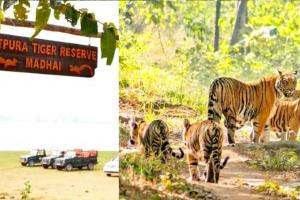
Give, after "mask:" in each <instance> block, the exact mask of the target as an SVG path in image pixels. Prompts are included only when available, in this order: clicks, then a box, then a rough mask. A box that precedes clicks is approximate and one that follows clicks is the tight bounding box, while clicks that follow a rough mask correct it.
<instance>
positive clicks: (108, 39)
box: [101, 23, 117, 65]
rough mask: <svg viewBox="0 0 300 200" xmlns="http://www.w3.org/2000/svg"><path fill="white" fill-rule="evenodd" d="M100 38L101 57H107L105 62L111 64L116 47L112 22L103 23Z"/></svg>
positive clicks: (115, 30) (114, 29) (115, 35)
mask: <svg viewBox="0 0 300 200" xmlns="http://www.w3.org/2000/svg"><path fill="white" fill-rule="evenodd" d="M103 31H104V32H103V34H102V38H101V58H107V60H106V64H107V65H111V63H112V61H113V58H114V55H115V51H116V47H117V29H116V28H115V26H114V25H113V24H109V25H107V24H106V23H104V25H103Z"/></svg>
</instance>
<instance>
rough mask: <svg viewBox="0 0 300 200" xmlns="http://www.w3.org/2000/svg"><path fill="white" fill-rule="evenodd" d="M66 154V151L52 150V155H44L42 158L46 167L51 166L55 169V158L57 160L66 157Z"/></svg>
mask: <svg viewBox="0 0 300 200" xmlns="http://www.w3.org/2000/svg"><path fill="white" fill-rule="evenodd" d="M64 154H65V152H64V151H58V150H56V151H52V152H51V156H47V157H44V158H43V159H42V164H43V167H44V168H45V169H48V168H49V167H51V168H52V169H54V168H55V164H54V162H55V160H56V159H57V158H62V157H64Z"/></svg>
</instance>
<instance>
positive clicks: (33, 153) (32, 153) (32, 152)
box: [29, 150, 37, 156]
mask: <svg viewBox="0 0 300 200" xmlns="http://www.w3.org/2000/svg"><path fill="white" fill-rule="evenodd" d="M36 154H37V150H31V151H30V153H29V155H33V156H35V155H36Z"/></svg>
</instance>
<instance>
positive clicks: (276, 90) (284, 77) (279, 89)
mask: <svg viewBox="0 0 300 200" xmlns="http://www.w3.org/2000/svg"><path fill="white" fill-rule="evenodd" d="M296 74H297V72H293V73H282V72H280V71H279V75H278V76H270V77H264V78H262V79H260V80H257V81H252V82H249V83H245V82H242V81H239V80H236V79H233V78H227V77H222V78H217V79H215V80H214V81H213V82H212V84H211V86H210V90H209V101H208V119H210V120H213V121H216V122H220V120H221V116H222V114H223V115H224V117H225V121H224V125H225V127H226V128H227V135H228V142H229V144H234V143H235V140H234V134H235V131H236V130H238V129H239V128H241V127H242V126H243V125H244V124H245V123H246V122H247V121H252V124H253V126H254V127H253V131H254V132H253V134H252V135H253V138H252V141H253V142H255V143H258V142H267V141H268V134H269V132H268V129H266V130H264V129H265V126H266V124H267V123H268V122H269V120H270V118H271V117H272V116H273V115H274V112H275V109H276V106H277V104H278V102H279V98H280V97H281V96H282V94H283V95H284V96H286V97H291V96H292V95H293V92H294V91H295V88H296V84H297V78H296ZM264 132H266V133H265V134H266V137H262V136H263V133H264Z"/></svg>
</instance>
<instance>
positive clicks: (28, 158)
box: [20, 149, 46, 167]
mask: <svg viewBox="0 0 300 200" xmlns="http://www.w3.org/2000/svg"><path fill="white" fill-rule="evenodd" d="M44 157H46V151H45V150H44V149H35V150H32V151H30V153H29V154H28V155H25V156H21V158H20V162H21V165H22V166H29V167H33V166H34V165H35V164H40V163H41V161H42V158H44Z"/></svg>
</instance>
